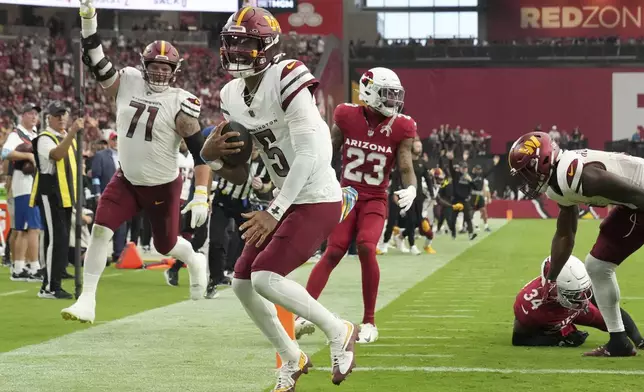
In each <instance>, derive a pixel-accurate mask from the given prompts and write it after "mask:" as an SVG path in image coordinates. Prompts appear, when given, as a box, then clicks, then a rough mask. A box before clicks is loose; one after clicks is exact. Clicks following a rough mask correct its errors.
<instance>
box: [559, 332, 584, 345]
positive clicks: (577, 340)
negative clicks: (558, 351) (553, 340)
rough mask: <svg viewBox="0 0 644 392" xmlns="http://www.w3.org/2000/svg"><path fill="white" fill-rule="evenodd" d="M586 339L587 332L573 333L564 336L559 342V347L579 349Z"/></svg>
mask: <svg viewBox="0 0 644 392" xmlns="http://www.w3.org/2000/svg"><path fill="white" fill-rule="evenodd" d="M586 339H588V332H585V331H574V332H571V333H569V334H568V335H566V336H564V338H563V339H562V340H561V341H560V342H559V346H560V347H579V346H581V345H582V344H584V342H585V341H586Z"/></svg>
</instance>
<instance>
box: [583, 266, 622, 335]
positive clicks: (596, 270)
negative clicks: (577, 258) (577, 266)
mask: <svg viewBox="0 0 644 392" xmlns="http://www.w3.org/2000/svg"><path fill="white" fill-rule="evenodd" d="M615 268H617V264H614V263H609V262H607V261H602V260H599V259H597V258H595V257H593V256H592V255H590V254H589V255H588V256H586V270H587V271H588V276H590V280H591V282H592V284H593V292H594V294H595V300H596V301H597V307H598V308H599V311H600V312H601V314H602V317H603V318H604V321H605V322H606V328H607V329H608V332H624V323H623V322H622V315H621V313H620V310H619V296H620V292H619V285H618V284H617V277H616V276H615Z"/></svg>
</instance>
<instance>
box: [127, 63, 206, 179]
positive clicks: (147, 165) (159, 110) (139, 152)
mask: <svg viewBox="0 0 644 392" xmlns="http://www.w3.org/2000/svg"><path fill="white" fill-rule="evenodd" d="M200 109H201V106H200V102H199V99H197V97H195V96H194V95H192V94H190V93H189V92H187V91H185V90H183V89H180V88H175V87H168V88H167V89H165V90H163V91H162V92H158V93H157V92H154V91H152V90H150V89H149V88H148V87H147V86H146V83H145V80H143V76H142V75H141V71H139V70H137V69H136V68H132V67H126V68H123V69H122V70H121V71H120V82H119V90H118V95H117V96H116V128H117V133H118V152H119V161H120V162H121V170H122V171H123V174H124V175H125V178H127V180H128V181H130V182H131V183H132V184H134V185H140V186H154V185H161V184H167V183H169V182H172V181H174V180H175V179H176V178H177V176H178V175H179V165H178V163H177V154H178V153H179V144H180V143H181V136H179V134H177V132H176V119H177V115H178V114H179V113H180V112H183V113H184V114H186V115H188V116H191V117H194V118H199V113H200Z"/></svg>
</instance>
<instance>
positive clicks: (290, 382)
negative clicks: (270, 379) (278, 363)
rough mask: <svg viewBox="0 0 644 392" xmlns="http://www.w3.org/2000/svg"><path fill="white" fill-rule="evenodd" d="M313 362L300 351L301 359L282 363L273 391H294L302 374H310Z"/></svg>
mask: <svg viewBox="0 0 644 392" xmlns="http://www.w3.org/2000/svg"><path fill="white" fill-rule="evenodd" d="M312 366H313V364H312V363H311V360H310V359H309V357H308V356H307V355H306V354H304V352H302V351H300V359H299V360H297V361H288V362H284V363H283V364H282V367H280V369H279V371H278V373H277V384H275V388H273V392H294V391H295V384H296V383H297V380H298V378H300V376H301V375H302V374H308V373H309V368H310V367H312Z"/></svg>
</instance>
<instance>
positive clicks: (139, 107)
mask: <svg viewBox="0 0 644 392" xmlns="http://www.w3.org/2000/svg"><path fill="white" fill-rule="evenodd" d="M130 106H131V107H133V108H135V109H136V112H135V113H134V116H132V121H131V122H130V127H129V128H128V129H127V133H126V134H125V136H126V137H129V138H131V137H133V136H134V131H136V126H137V125H139V119H140V118H141V115H142V114H143V112H144V111H145V109H146V108H147V109H148V113H149V114H148V121H147V122H146V123H145V141H146V142H150V141H152V128H153V127H154V120H156V118H157V113H159V108H158V107H156V106H148V105H146V104H144V103H141V102H136V101H130Z"/></svg>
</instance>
